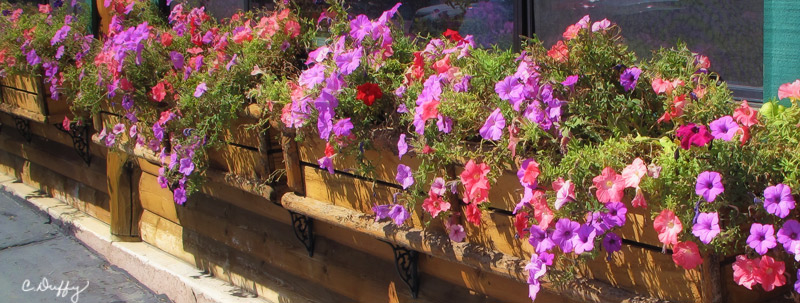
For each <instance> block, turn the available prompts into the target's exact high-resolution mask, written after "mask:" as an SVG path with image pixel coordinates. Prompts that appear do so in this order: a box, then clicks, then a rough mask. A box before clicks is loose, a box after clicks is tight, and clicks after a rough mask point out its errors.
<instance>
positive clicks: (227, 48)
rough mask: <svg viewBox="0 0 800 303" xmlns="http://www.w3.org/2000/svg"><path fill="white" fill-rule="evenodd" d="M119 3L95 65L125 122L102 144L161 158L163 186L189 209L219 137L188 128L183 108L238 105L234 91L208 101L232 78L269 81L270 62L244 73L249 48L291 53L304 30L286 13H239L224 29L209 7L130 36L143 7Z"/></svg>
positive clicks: (138, 28)
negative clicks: (130, 19) (202, 155)
mask: <svg viewBox="0 0 800 303" xmlns="http://www.w3.org/2000/svg"><path fill="white" fill-rule="evenodd" d="M120 3H122V2H118V1H107V5H108V6H110V7H113V8H114V10H115V12H117V13H116V14H114V15H113V17H112V20H111V24H110V25H109V28H108V35H107V37H106V38H105V41H104V42H103V46H102V48H101V49H100V52H99V54H98V55H97V56H96V57H95V60H94V63H95V65H96V70H97V83H96V84H97V86H99V87H102V88H104V89H105V92H106V93H105V97H106V98H109V99H111V100H114V101H115V102H113V103H112V106H113V109H114V110H115V111H118V112H119V113H120V115H122V116H124V117H125V121H124V123H119V124H116V125H113V127H112V126H106V127H104V128H103V130H102V131H101V133H100V135H99V138H100V139H102V140H104V141H105V143H106V145H108V146H109V147H110V146H114V145H115V143H117V141H119V140H120V139H124V137H125V136H127V138H126V140H123V141H121V142H123V143H129V144H131V145H134V146H137V147H138V146H143V147H147V148H149V149H151V150H152V151H153V152H154V153H156V154H157V155H159V158H160V160H161V164H162V168H161V170H160V174H159V177H158V182H159V184H160V185H161V187H163V188H170V189H171V190H172V191H173V194H174V195H173V196H174V200H175V202H176V203H178V204H183V203H185V202H186V197H187V195H188V194H189V192H188V190H189V187H188V182H190V179H189V177H190V176H192V174H193V173H195V172H197V171H199V170H200V169H199V168H200V165H201V164H200V163H201V162H200V161H202V160H201V159H199V158H197V157H196V155H197V154H198V153H197V151H198V149H200V148H203V146H205V145H206V144H207V143H208V142H207V140H208V138H209V137H214V136H213V134H212V133H209V132H208V131H207V132H206V133H201V132H200V130H198V129H194V128H192V127H186V126H185V124H186V123H182V122H181V120H182V119H184V118H186V116H187V115H190V114H195V115H196V113H189V112H187V109H185V108H184V106H185V105H184V104H185V103H184V102H186V101H185V100H187V99H204V98H223V99H230V98H235V96H229V95H225V94H226V93H227V91H223V92H219V93H217V92H216V91H214V92H215V93H217V95H215V96H213V97H210V96H209V94H211V92H212V91H213V90H214V89H216V90H217V91H219V90H220V89H219V88H216V86H218V85H219V86H224V84H223V83H225V81H226V79H228V78H237V79H241V78H242V77H241V76H240V75H250V76H257V75H259V74H260V73H265V72H264V71H263V70H261V69H260V68H259V67H258V65H257V64H262V63H260V62H263V60H262V61H259V60H249V61H248V62H247V64H248V66H239V65H240V63H239V61H240V60H241V59H240V58H241V57H242V56H245V55H246V54H245V53H244V52H245V51H246V50H247V48H248V45H250V44H253V43H259V44H257V45H259V46H263V47H266V48H270V49H272V48H275V49H276V51H277V49H280V51H285V50H286V49H287V48H289V47H290V46H291V45H290V42H291V41H292V39H294V38H296V37H297V36H299V35H300V25H299V22H298V21H297V20H296V18H295V17H294V16H292V14H291V12H290V10H289V9H281V8H280V7H279V9H278V10H276V11H273V12H267V13H265V14H264V15H263V16H252V17H250V15H247V16H245V15H244V14H242V13H237V14H236V15H234V16H233V17H231V19H230V20H227V21H226V22H217V21H216V20H215V19H213V18H212V17H211V16H209V15H208V14H207V13H206V12H205V10H204V8H202V7H200V8H192V9H187V8H186V7H185V6H184V4H175V5H174V6H173V7H172V11H171V13H170V15H169V18H168V21H169V26H168V27H161V26H157V27H154V26H153V25H151V24H149V23H148V22H146V21H145V22H141V23H139V24H136V25H134V26H130V27H127V28H125V27H124V26H123V24H124V20H125V18H126V14H127V13H128V12H130V11H131V7H132V5H135V4H136V3H137V2H135V1H128V2H125V3H124V4H125V5H124V6H120V5H118V4H120ZM122 7H124V9H120V8H122ZM259 56H260V55H259ZM266 60H269V59H266ZM253 61H256V63H254V62H253ZM164 62H168V64H163V63H164ZM263 64H270V62H266V63H263ZM254 69H255V70H257V71H259V73H256V72H254V71H252V70H254ZM143 73H144V74H146V75H148V76H146V79H142V74H143ZM243 84H245V85H246V83H243ZM142 92H146V93H142ZM244 92H245V91H242V92H241V93H242V94H243V93H244ZM194 102H195V101H191V102H187V103H194ZM215 102H217V101H215ZM232 115H233V114H232ZM232 115H231V116H232ZM229 119H230V118H229ZM107 128H111V130H108V129H107ZM222 131H224V130H221V129H220V130H211V132H222Z"/></svg>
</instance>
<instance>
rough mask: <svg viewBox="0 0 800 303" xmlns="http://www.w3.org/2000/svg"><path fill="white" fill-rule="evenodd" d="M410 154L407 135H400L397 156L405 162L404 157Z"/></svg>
mask: <svg viewBox="0 0 800 303" xmlns="http://www.w3.org/2000/svg"><path fill="white" fill-rule="evenodd" d="M407 152H408V144H407V143H406V134H400V139H399V140H397V155H398V157H399V158H400V160H403V155H405V154H406V153H407Z"/></svg>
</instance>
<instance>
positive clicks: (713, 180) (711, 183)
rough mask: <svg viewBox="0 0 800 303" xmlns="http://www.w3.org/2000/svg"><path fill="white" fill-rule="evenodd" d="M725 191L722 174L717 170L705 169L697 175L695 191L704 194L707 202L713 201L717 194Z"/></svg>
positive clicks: (700, 194)
mask: <svg viewBox="0 0 800 303" xmlns="http://www.w3.org/2000/svg"><path fill="white" fill-rule="evenodd" d="M724 191H725V187H724V186H722V175H720V173H718V172H715V171H704V172H702V173H700V175H698V176H697V184H696V185H695V189H694V192H695V193H696V194H697V195H698V196H702V197H703V199H705V200H706V202H713V201H714V199H716V198H717V195H719V194H721V193H722V192H724Z"/></svg>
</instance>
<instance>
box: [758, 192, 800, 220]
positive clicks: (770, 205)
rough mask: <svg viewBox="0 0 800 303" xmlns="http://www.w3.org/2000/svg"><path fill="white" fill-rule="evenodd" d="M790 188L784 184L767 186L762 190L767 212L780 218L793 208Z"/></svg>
mask: <svg viewBox="0 0 800 303" xmlns="http://www.w3.org/2000/svg"><path fill="white" fill-rule="evenodd" d="M794 204H795V203H794V198H793V197H792V189H791V188H790V187H789V186H787V185H784V184H778V185H775V186H770V187H767V188H766V189H765V190H764V208H766V209H767V212H768V213H770V214H773V215H776V216H778V217H781V218H786V216H788V215H789V212H790V211H791V210H792V209H794Z"/></svg>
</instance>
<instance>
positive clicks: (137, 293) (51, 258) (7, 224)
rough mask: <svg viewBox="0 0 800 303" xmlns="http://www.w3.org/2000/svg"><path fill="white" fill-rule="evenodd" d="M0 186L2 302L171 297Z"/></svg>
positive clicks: (150, 302)
mask: <svg viewBox="0 0 800 303" xmlns="http://www.w3.org/2000/svg"><path fill="white" fill-rule="evenodd" d="M22 203H24V202H20V201H18V200H16V199H15V198H12V197H11V196H10V195H9V194H8V193H6V192H4V191H2V190H0V273H2V274H0V302H31V303H34V302H72V303H79V302H80V303H93V302H103V303H107V302H137V303H138V302H144V303H156V302H169V299H168V298H166V296H163V295H160V296H159V295H156V294H154V293H153V292H152V291H150V290H149V289H147V288H145V287H144V286H142V285H141V284H139V283H138V282H137V281H136V280H134V279H133V278H131V277H130V276H129V275H128V274H127V273H125V272H124V271H122V270H120V269H119V268H117V267H115V266H113V265H110V264H109V263H108V262H106V261H105V260H104V259H102V258H100V257H98V256H97V255H96V254H95V253H93V252H92V251H90V250H88V249H87V248H86V247H84V246H83V245H81V244H80V242H78V241H77V240H76V239H75V238H73V237H71V236H69V235H66V234H64V232H62V231H61V230H60V229H59V228H58V226H55V225H54V224H50V223H49V222H48V219H47V218H45V217H44V216H42V215H40V214H38V213H36V212H34V211H33V210H32V209H30V208H28V207H27V206H26V205H23V204H22Z"/></svg>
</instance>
